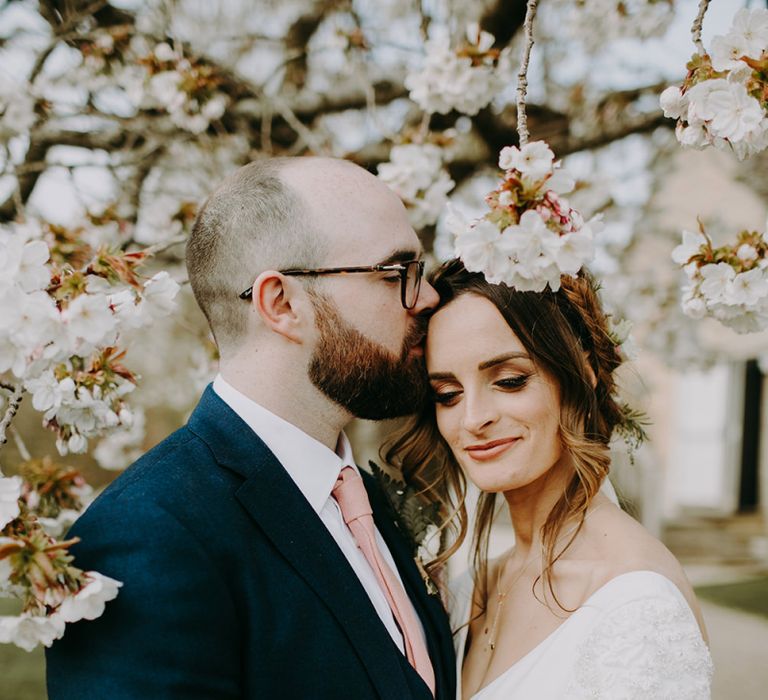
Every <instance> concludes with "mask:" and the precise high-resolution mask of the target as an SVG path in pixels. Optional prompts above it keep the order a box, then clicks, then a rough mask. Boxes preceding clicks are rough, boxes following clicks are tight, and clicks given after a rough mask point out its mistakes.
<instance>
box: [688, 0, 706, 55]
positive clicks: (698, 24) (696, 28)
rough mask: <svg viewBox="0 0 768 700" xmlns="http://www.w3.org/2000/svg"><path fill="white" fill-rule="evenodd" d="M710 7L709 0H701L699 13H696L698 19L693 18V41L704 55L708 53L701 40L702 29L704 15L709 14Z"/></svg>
mask: <svg viewBox="0 0 768 700" xmlns="http://www.w3.org/2000/svg"><path fill="white" fill-rule="evenodd" d="M708 8H709V0H699V13H698V14H697V15H696V19H695V20H693V26H692V27H691V37H692V38H693V43H694V44H695V46H696V50H697V51H698V52H699V53H700V54H702V55H703V54H705V53H706V50H705V48H704V44H703V43H702V41H701V29H702V27H703V26H704V15H705V14H707V9H708Z"/></svg>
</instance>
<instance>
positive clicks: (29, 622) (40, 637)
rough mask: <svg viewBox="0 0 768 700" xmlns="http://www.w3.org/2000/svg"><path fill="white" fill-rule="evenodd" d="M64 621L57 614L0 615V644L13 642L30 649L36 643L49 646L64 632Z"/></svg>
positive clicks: (26, 649) (27, 649)
mask: <svg viewBox="0 0 768 700" xmlns="http://www.w3.org/2000/svg"><path fill="white" fill-rule="evenodd" d="M64 627H65V623H64V620H62V619H61V617H60V616H59V615H58V614H55V613H54V614H53V615H47V616H43V615H30V614H29V613H22V614H21V615H19V616H17V617H10V616H2V617H0V644H9V643H10V644H15V645H16V646H18V647H21V648H22V649H24V650H25V651H32V650H33V649H34V648H35V647H36V646H37V645H38V644H42V645H43V646H46V647H49V646H51V644H53V642H54V641H55V640H57V639H60V638H61V636H62V635H63V634H64Z"/></svg>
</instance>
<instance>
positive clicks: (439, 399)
mask: <svg viewBox="0 0 768 700" xmlns="http://www.w3.org/2000/svg"><path fill="white" fill-rule="evenodd" d="M460 393H461V392H460V391H444V392H442V393H438V392H436V391H433V392H432V400H433V401H434V402H435V403H439V404H449V403H450V402H451V401H453V400H454V399H455V398H456V397H457V396H458V395H459V394H460Z"/></svg>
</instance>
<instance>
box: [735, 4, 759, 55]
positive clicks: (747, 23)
mask: <svg viewBox="0 0 768 700" xmlns="http://www.w3.org/2000/svg"><path fill="white" fill-rule="evenodd" d="M729 34H731V35H734V36H736V37H738V38H739V41H740V42H741V43H743V45H744V46H745V47H746V50H745V52H744V55H746V56H749V57H750V58H760V56H761V55H762V53H763V51H766V50H767V49H768V9H766V8H765V7H755V8H752V9H747V8H742V9H740V10H739V11H738V12H737V13H736V14H735V15H734V17H733V24H732V25H731V31H730V32H729Z"/></svg>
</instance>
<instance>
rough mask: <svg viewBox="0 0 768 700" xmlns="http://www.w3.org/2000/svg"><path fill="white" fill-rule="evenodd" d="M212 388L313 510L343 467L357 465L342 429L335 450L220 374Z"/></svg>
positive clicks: (329, 491)
mask: <svg viewBox="0 0 768 700" xmlns="http://www.w3.org/2000/svg"><path fill="white" fill-rule="evenodd" d="M213 390H214V391H215V392H216V394H218V396H219V397H220V398H221V399H222V401H224V403H226V404H227V405H228V406H229V407H230V408H231V409H232V410H233V411H234V412H235V413H237V415H238V416H240V418H242V419H243V420H244V421H245V423H247V424H248V426H249V427H250V428H251V430H253V432H255V433H256V434H257V435H258V436H259V437H260V438H261V440H262V441H263V442H264V444H265V445H266V446H267V447H268V448H269V449H270V450H271V452H272V453H273V454H274V455H275V457H277V459H278V461H279V462H280V464H282V465H283V467H284V468H285V470H286V471H287V472H288V475H289V476H290V477H291V479H293V481H294V483H295V484H296V486H297V487H298V488H299V490H300V491H301V492H302V494H304V498H306V499H307V501H308V502H309V504H310V505H311V506H312V509H313V510H314V511H315V512H316V513H318V514H319V513H320V511H321V510H322V508H323V506H324V505H325V503H326V501H327V500H328V498H329V497H330V495H331V490H332V489H333V486H334V484H335V483H336V479H337V478H338V476H339V472H340V471H341V469H342V467H345V466H350V467H353V468H355V469H356V468H357V467H356V466H355V459H354V455H353V454H352V446H351V444H350V442H349V439H348V438H347V436H346V435H345V434H344V432H341V433H339V439H338V442H337V444H336V451H335V452H334V451H333V450H331V449H329V448H328V447H326V446H325V445H323V443H321V442H319V441H318V440H316V439H315V438H313V437H311V436H310V435H307V433H305V432H304V431H303V430H301V429H300V428H297V427H296V426H295V425H293V424H292V423H289V422H288V421H287V420H285V419H283V418H280V416H278V415H276V414H274V413H272V411H269V410H268V409H266V408H264V407H263V406H261V405H260V404H258V403H256V401H254V400H253V399H251V398H249V397H247V396H246V395H245V394H243V393H242V392H240V391H238V390H237V389H235V387H233V386H232V385H231V384H230V383H229V382H227V381H226V380H225V379H224V377H222V376H221V375H220V374H219V375H217V376H216V378H215V379H214V380H213Z"/></svg>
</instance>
